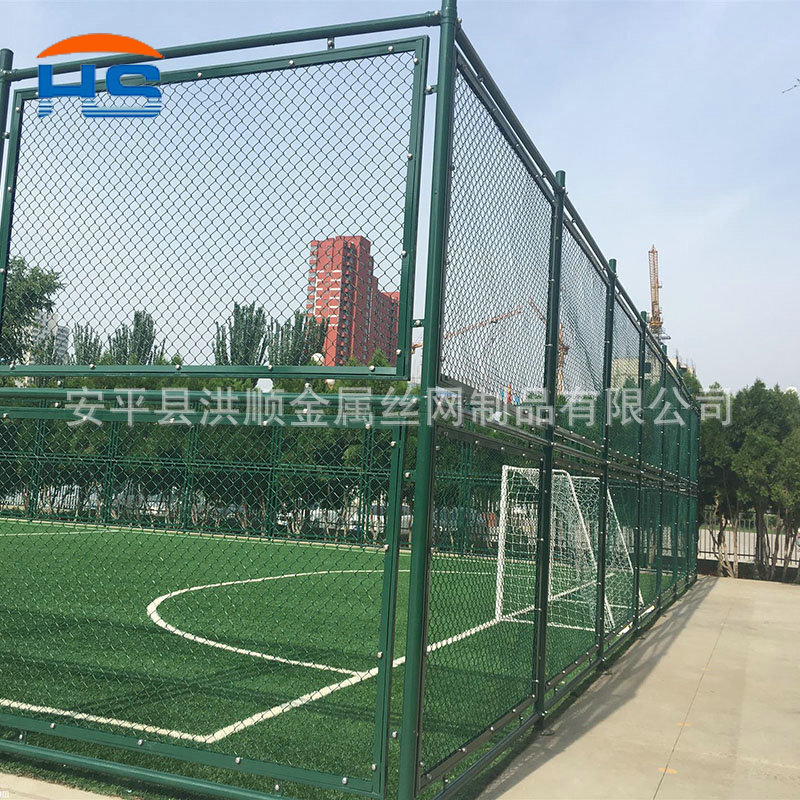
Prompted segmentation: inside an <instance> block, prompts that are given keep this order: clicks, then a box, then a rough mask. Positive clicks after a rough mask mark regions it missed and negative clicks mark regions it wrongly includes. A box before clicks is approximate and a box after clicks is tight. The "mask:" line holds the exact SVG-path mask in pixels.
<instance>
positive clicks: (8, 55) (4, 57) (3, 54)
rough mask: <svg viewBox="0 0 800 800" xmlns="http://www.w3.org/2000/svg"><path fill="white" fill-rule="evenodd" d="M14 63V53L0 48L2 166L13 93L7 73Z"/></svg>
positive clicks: (0, 160) (0, 139)
mask: <svg viewBox="0 0 800 800" xmlns="http://www.w3.org/2000/svg"><path fill="white" fill-rule="evenodd" d="M13 63H14V53H13V51H11V50H8V49H6V48H3V49H2V50H0V166H2V164H3V151H4V149H5V146H6V137H5V132H6V123H7V122H8V98H9V95H10V94H11V81H10V79H9V78H8V75H7V74H6V73H7V72H9V71H10V70H11V67H12V65H13Z"/></svg>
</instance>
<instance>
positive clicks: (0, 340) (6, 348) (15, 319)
mask: <svg viewBox="0 0 800 800" xmlns="http://www.w3.org/2000/svg"><path fill="white" fill-rule="evenodd" d="M62 286H63V284H62V283H61V281H60V280H59V275H58V272H56V271H55V270H51V269H42V268H41V267H38V266H31V265H29V264H28V263H27V262H26V261H25V259H24V258H12V259H10V260H9V262H8V275H7V278H6V289H5V301H4V309H3V328H2V335H0V361H2V362H4V363H8V362H10V361H21V360H23V359H24V358H25V357H26V356H27V355H28V354H30V352H31V350H32V349H33V347H34V344H35V341H34V340H35V336H36V330H35V328H36V322H37V318H38V317H39V315H40V314H42V313H46V314H49V313H51V312H52V311H53V302H54V301H53V297H54V295H55V294H56V292H58V290H59V289H61V288H62Z"/></svg>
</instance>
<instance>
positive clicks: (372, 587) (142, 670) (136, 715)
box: [0, 519, 593, 778]
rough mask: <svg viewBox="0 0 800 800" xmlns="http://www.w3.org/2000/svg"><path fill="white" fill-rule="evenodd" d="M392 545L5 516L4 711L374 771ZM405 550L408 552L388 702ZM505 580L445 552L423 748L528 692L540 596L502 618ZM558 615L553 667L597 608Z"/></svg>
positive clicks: (0, 656)
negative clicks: (534, 609) (579, 615)
mask: <svg viewBox="0 0 800 800" xmlns="http://www.w3.org/2000/svg"><path fill="white" fill-rule="evenodd" d="M387 558H389V555H387V553H386V552H385V551H384V550H383V549H382V548H366V547H350V546H330V545H325V544H314V543H297V542H281V541H268V540H265V539H260V538H256V537H249V538H248V537H223V536H209V535H203V534H196V533H170V532H165V531H160V532H158V531H150V530H142V529H132V528H111V527H108V528H102V527H95V526H84V527H81V526H80V525H79V524H74V523H52V522H39V521H24V520H15V519H5V520H2V521H1V522H0V562H2V563H3V564H4V567H5V574H6V579H5V580H4V581H3V583H2V586H1V587H0V603H1V605H0V608H2V613H0V637H2V642H3V646H2V653H0V660H1V661H2V672H3V683H2V685H3V689H2V696H1V697H0V712H4V713H12V714H20V715H23V716H28V717H42V716H44V717H46V718H47V719H48V720H63V721H64V722H70V723H72V724H76V725H80V726H84V727H91V728H93V729H96V730H102V731H109V732H116V733H124V734H128V735H131V736H137V735H138V736H142V737H143V738H145V739H148V740H154V739H155V740H159V741H163V742H170V743H174V744H181V745H186V746H190V747H199V748H203V749H210V750H215V751H218V752H224V753H227V754H236V755H241V756H243V757H246V758H253V759H260V760H264V761H272V762H277V763H281V764H288V765H297V766H303V767H306V768H313V769H316V770H321V771H325V772H333V773H338V774H349V775H352V776H360V777H363V778H370V777H371V769H372V763H373V761H372V760H373V752H374V751H373V748H374V742H375V732H376V708H377V707H378V692H379V669H378V668H379V665H380V663H381V660H382V658H384V654H383V653H381V654H380V657H379V655H378V654H379V653H380V647H381V646H382V645H381V638H380V633H381V623H382V619H381V607H382V597H383V593H384V592H385V591H386V590H387V587H389V586H390V585H391V580H388V581H387V580H386V579H385V575H384V563H385V561H386V560H387ZM408 561H409V558H408V554H407V553H406V552H400V554H399V562H398V575H397V623H396V625H397V633H396V641H397V652H396V653H395V658H394V660H393V666H394V670H393V671H394V673H395V674H394V688H395V691H394V692H393V695H394V697H393V707H392V712H393V715H396V714H397V713H399V702H398V700H399V697H398V695H399V690H400V688H401V686H402V680H401V678H402V664H403V658H402V652H403V648H404V644H405V626H406V602H407V595H408V575H409V573H408ZM562 569H563V568H562ZM567 577H568V576H567V575H566V574H565V575H564V576H563V578H562V582H563V580H564V579H566V578H567ZM496 587H497V574H496V558H491V557H477V556H471V557H470V556H452V555H436V554H434V556H433V563H432V586H431V628H430V631H429V639H428V641H429V642H430V643H431V644H430V646H429V665H428V673H427V691H426V698H427V699H426V711H425V728H424V734H423V752H424V753H426V754H427V757H428V758H429V759H430V761H429V763H431V762H432V763H435V762H436V761H438V760H441V759H442V758H444V757H446V756H447V755H449V753H450V752H452V751H453V750H454V749H456V748H457V747H459V746H460V745H461V744H463V743H464V742H465V741H467V740H468V739H470V738H471V737H472V736H474V735H476V734H477V733H478V732H480V730H482V729H483V728H484V727H486V726H487V725H488V724H489V723H491V722H492V721H493V719H494V718H493V716H492V715H493V714H495V713H496V714H497V716H499V715H501V714H502V713H504V712H505V711H506V710H507V709H508V706H509V698H513V697H518V698H519V699H520V700H522V699H524V698H525V697H526V696H527V695H528V694H529V693H530V690H531V681H532V665H533V635H534V625H533V624H531V623H532V622H533V614H532V613H530V612H528V613H526V614H524V615H520V616H519V618H511V619H498V618H497V617H496V614H495V603H496ZM568 600H569V598H566V599H565V600H563V601H561V602H567V601H568ZM555 609H556V611H557V609H558V603H556V604H555ZM551 622H553V627H552V628H551V629H550V630H549V635H548V645H549V647H548V655H549V658H548V667H549V672H551V673H555V672H557V671H558V669H560V668H561V667H562V666H564V665H565V664H567V663H569V660H570V659H572V658H575V657H577V656H578V655H580V654H581V653H582V652H583V651H585V650H586V649H587V648H588V647H589V646H591V644H592V642H593V634H592V633H591V632H590V630H588V628H590V627H592V626H593V621H592V620H591V619H587V620H586V622H585V628H587V629H579V628H580V626H578V627H573V628H569V627H565V626H562V625H559V624H558V614H557V613H556V615H555V616H554V618H553V619H552V620H551ZM551 659H552V665H551V664H550V661H551Z"/></svg>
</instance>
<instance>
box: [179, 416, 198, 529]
mask: <svg viewBox="0 0 800 800" xmlns="http://www.w3.org/2000/svg"><path fill="white" fill-rule="evenodd" d="M193 410H200V406H199V404H198V405H197V406H196V407H195V406H193ZM199 438H200V426H199V425H198V424H197V423H192V426H191V428H190V429H189V434H188V436H187V437H186V449H185V450H184V455H183V459H184V461H183V483H182V485H181V499H180V519H179V525H180V529H181V530H182V531H185V530H187V529H189V528H190V527H191V525H192V506H193V505H194V485H195V467H196V465H197V447H198V443H199Z"/></svg>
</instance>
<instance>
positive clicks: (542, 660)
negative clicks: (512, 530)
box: [534, 172, 566, 720]
mask: <svg viewBox="0 0 800 800" xmlns="http://www.w3.org/2000/svg"><path fill="white" fill-rule="evenodd" d="M565 181H566V175H565V173H563V172H557V173H556V184H557V187H558V189H557V191H556V198H555V204H554V206H553V220H552V228H551V233H550V265H549V280H548V294H547V345H546V347H545V368H544V388H545V391H546V392H547V402H548V403H552V404H553V406H555V401H556V392H557V391H558V379H557V370H558V336H559V311H560V306H561V251H562V238H563V233H564V197H565V195H566V190H565V188H564V186H565ZM545 434H546V439H547V444H546V445H545V447H544V454H543V458H542V474H541V480H540V487H541V489H540V497H539V500H540V505H539V509H540V510H539V526H538V528H539V529H538V531H537V546H536V644H535V647H536V652H535V669H536V680H535V686H534V688H535V693H536V710H537V712H538V713H539V714H540V716H541V718H542V720H543V719H544V713H545V695H546V691H545V686H546V684H547V658H546V655H547V599H548V594H549V592H550V523H551V516H552V494H553V438H554V434H555V420H551V421H548V425H547V428H546V431H545Z"/></svg>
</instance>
